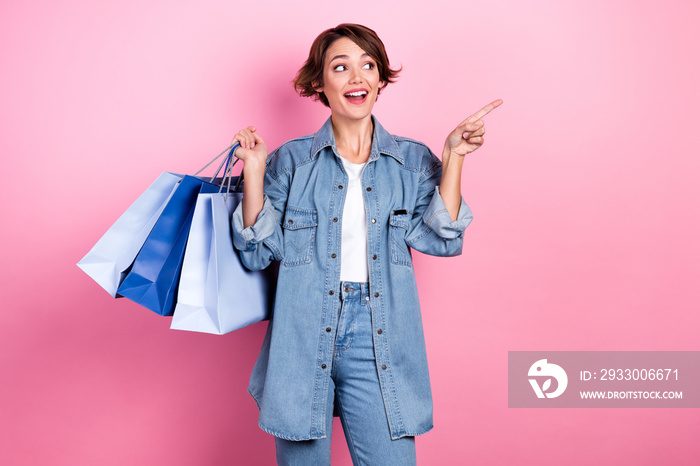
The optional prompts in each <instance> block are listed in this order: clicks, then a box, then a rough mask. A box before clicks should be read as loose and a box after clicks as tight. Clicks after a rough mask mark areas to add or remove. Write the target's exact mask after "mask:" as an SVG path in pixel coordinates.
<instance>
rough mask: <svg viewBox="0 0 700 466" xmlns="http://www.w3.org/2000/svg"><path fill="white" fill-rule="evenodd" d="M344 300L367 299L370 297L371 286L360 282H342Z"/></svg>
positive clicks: (341, 290) (341, 289) (341, 291)
mask: <svg viewBox="0 0 700 466" xmlns="http://www.w3.org/2000/svg"><path fill="white" fill-rule="evenodd" d="M340 293H341V297H342V299H347V298H355V299H357V298H365V297H368V296H369V284H368V283H359V282H340Z"/></svg>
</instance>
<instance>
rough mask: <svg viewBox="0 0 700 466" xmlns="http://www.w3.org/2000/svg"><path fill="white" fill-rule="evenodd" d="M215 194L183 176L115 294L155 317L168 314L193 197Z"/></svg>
mask: <svg viewBox="0 0 700 466" xmlns="http://www.w3.org/2000/svg"><path fill="white" fill-rule="evenodd" d="M217 191H219V186H216V185H214V184H212V183H208V182H206V181H204V180H202V179H200V178H195V177H193V176H189V175H185V176H184V177H183V179H182V181H180V184H179V185H178V187H177V189H175V192H174V193H173V195H172V196H171V197H170V200H169V201H168V203H167V205H166V206H165V208H164V209H163V212H162V213H161V214H160V217H158V220H157V221H156V223H155V225H154V226H153V230H151V233H150V234H149V235H148V238H146V241H145V242H144V244H143V247H142V248H141V251H139V253H138V255H137V256H136V259H135V260H134V263H133V265H132V267H131V270H130V271H129V273H128V275H127V276H126V277H125V278H124V281H123V282H122V284H121V285H120V286H119V289H118V290H117V293H119V294H120V295H122V296H124V297H125V298H129V299H130V300H132V301H134V302H136V303H138V304H140V305H142V306H144V307H146V308H148V309H150V310H152V311H153V312H155V313H157V314H160V315H172V313H173V310H174V308H175V294H176V293H177V285H178V279H179V277H180V268H181V267H182V259H183V257H184V254H185V245H186V243H187V235H188V234H189V231H190V225H191V223H192V216H193V214H194V207H195V203H196V201H197V195H198V194H199V193H215V192H217Z"/></svg>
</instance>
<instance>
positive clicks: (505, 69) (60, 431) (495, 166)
mask: <svg viewBox="0 0 700 466" xmlns="http://www.w3.org/2000/svg"><path fill="white" fill-rule="evenodd" d="M346 3H347V2H346ZM699 17H700V8H699V7H698V3H697V2H694V1H672V2H668V3H666V4H664V5H662V4H660V3H659V2H651V1H631V0H630V1H602V0H594V1H591V0H588V1H568V2H561V1H558V0H541V1H531V2H519V1H513V0H510V1H488V2H485V1H464V0H460V1H437V0H436V1H430V2H423V1H411V2H384V3H381V4H378V3H376V2H374V1H356V2H350V3H347V4H346V5H345V6H340V5H336V4H331V3H330V2H308V3H306V4H304V3H300V2H282V1H279V2H231V1H224V0H212V1H207V2H194V1H187V2H186V1H146V2H144V1H135V0H119V1H116V0H103V1H99V2H91V1H87V0H75V1H43V2H40V1H35V0H26V1H23V2H7V1H5V2H3V3H2V6H0V66H1V67H2V72H1V73H0V109H1V110H0V111H1V112H2V113H1V116H0V128H1V131H2V138H0V153H1V154H2V172H3V173H4V182H3V183H2V184H0V190H1V192H0V199H2V201H1V203H2V219H3V220H2V222H3V227H2V229H1V232H0V235H2V236H1V237H0V258H1V260H2V267H1V268H0V274H2V281H0V300H1V301H0V302H1V303H2V311H1V314H0V348H1V351H0V365H1V372H0V377H2V379H1V382H0V462H2V463H3V464H22V465H25V464H58V465H75V464H99V465H124V464H130V465H160V464H168V465H199V464H201V465H218V464H251V465H255V464H261V465H265V464H273V463H274V442H273V438H272V437H271V436H269V435H267V434H265V433H264V432H262V431H261V430H259V429H258V427H257V409H256V407H255V404H254V402H253V400H252V399H251V398H250V397H249V395H248V394H247V393H246V390H245V388H246V386H247V383H248V377H249V375H250V370H251V369H252V366H253V363H254V360H255V357H256V355H257V352H258V350H259V347H260V344H261V341H262V336H263V333H264V330H265V324H257V325H255V326H252V327H250V328H246V329H244V330H241V331H238V332H235V333H233V334H229V335H226V336H223V337H217V336H213V335H204V334H195V333H189V332H181V331H174V330H170V329H169V319H167V318H162V317H160V316H158V315H156V314H154V313H152V312H150V311H148V310H146V309H144V308H141V307H139V306H137V305H135V304H133V303H131V302H129V301H127V300H125V299H122V300H112V299H111V298H110V297H109V296H108V295H107V294H106V293H105V292H104V291H103V290H102V289H101V288H99V286H98V285H96V284H95V283H94V282H93V281H92V280H91V279H90V278H88V277H87V276H86V275H85V274H84V273H83V272H82V271H80V270H79V269H78V267H76V266H75V263H76V262H77V261H78V260H80V258H81V257H82V256H83V255H84V254H85V253H86V252H87V251H88V250H89V249H90V248H91V247H92V246H93V244H94V243H95V242H96V241H97V240H98V239H99V238H100V236H101V235H102V234H103V233H104V232H105V231H106V230H107V228H109V226H110V225H111V224H112V223H113V222H114V221H115V220H116V219H117V218H118V217H119V215H121V213H122V212H123V211H124V210H125V209H126V208H127V207H128V206H129V205H130V203H131V202H132V201H133V200H134V199H136V197H137V196H138V195H139V194H140V193H141V192H142V191H143V190H144V189H145V188H146V186H148V185H149V184H150V183H151V182H152V181H153V180H154V179H155V178H156V176H157V175H158V174H159V173H160V172H162V171H163V170H169V171H177V172H190V173H192V172H194V171H195V170H196V169H198V168H199V167H201V166H202V165H203V164H204V163H205V162H207V161H208V160H209V159H210V158H211V157H212V156H214V155H216V154H217V153H219V151H221V150H222V149H223V148H224V147H226V145H227V144H228V143H229V141H230V140H231V138H232V136H233V134H234V133H235V132H236V131H237V130H238V129H240V128H241V127H244V126H247V125H248V124H255V125H256V126H257V127H258V128H259V131H260V133H261V134H262V135H263V137H265V138H266V141H267V143H268V145H269V146H270V148H271V149H272V148H274V147H276V146H277V145H279V144H280V143H282V142H284V141H285V140H287V139H290V138H292V137H295V136H300V135H303V134H308V133H312V132H314V131H316V129H318V127H319V126H320V125H321V124H322V123H323V121H324V120H325V118H326V116H327V111H326V109H325V108H324V107H322V106H321V105H320V104H317V103H313V102H311V101H307V100H304V99H301V98H298V97H296V96H295V94H294V92H293V90H292V88H291V86H290V84H289V81H290V80H291V79H292V78H293V76H294V73H295V71H296V69H297V68H298V67H299V66H300V65H301V63H302V62H303V60H304V59H305V56H306V54H307V52H308V48H309V46H310V45H311V42H312V40H313V39H314V37H315V36H316V35H317V34H318V33H319V32H321V31H322V30H323V29H326V28H328V27H332V26H335V25H337V24H338V23H340V22H345V21H350V22H360V23H364V24H367V25H368V26H370V27H372V28H374V29H375V30H376V31H377V32H378V33H379V34H380V36H381V37H382V38H383V40H384V42H385V44H386V46H387V48H388V51H389V57H390V58H391V60H392V62H393V63H394V64H396V65H403V67H404V71H403V73H402V76H401V77H400V79H399V81H398V83H397V84H394V85H391V86H389V87H388V88H387V89H386V90H385V92H384V93H383V94H382V96H381V97H380V99H379V102H378V104H377V106H376V107H375V114H376V115H377V117H378V118H379V119H380V121H381V122H382V124H383V125H384V127H385V128H387V129H388V130H389V131H390V132H392V133H394V134H400V135H406V136H410V137H413V138H415V139H418V140H422V141H424V142H426V143H427V144H428V145H430V146H431V147H432V148H433V150H434V151H435V152H438V153H439V152H440V150H441V148H442V143H443V141H444V137H445V136H446V135H447V133H448V131H450V130H451V129H452V128H453V127H454V126H455V125H456V124H457V123H458V122H459V121H460V120H462V119H463V118H465V117H466V116H468V115H469V114H471V113H472V112H474V111H476V110H478V109H479V108H481V107H482V106H483V105H485V104H487V103H489V102H491V101H492V100H495V99H497V98H502V99H503V100H504V102H505V103H504V104H503V106H502V107H500V108H499V109H497V110H495V111H494V112H492V113H491V114H490V115H488V116H487V117H486V118H485V121H486V128H487V133H486V143H485V145H484V147H483V148H481V149H480V150H479V151H477V152H476V153H475V154H473V155H471V156H470V157H469V160H468V162H467V164H466V166H465V173H464V179H463V194H464V197H465V199H466V200H467V202H468V203H469V205H470V206H471V207H472V209H473V211H474V215H475V220H474V222H473V223H472V225H471V226H470V227H469V229H468V231H467V234H466V239H465V245H464V254H463V255H462V256H461V257H458V258H452V259H444V258H433V257H427V256H417V258H416V260H415V262H416V268H417V274H418V280H419V287H420V291H421V300H422V309H423V319H424V325H425V331H426V338H427V344H428V357H429V359H430V369H431V380H432V386H433V392H434V399H435V429H434V430H433V431H432V432H430V433H429V434H427V435H424V436H421V437H419V438H418V440H417V445H418V458H419V463H420V464H427V465H432V464H435V465H445V464H495V465H499V464H525V465H530V464H533V465H538V466H542V465H560V464H570V465H584V464H594V463H595V464H697V463H698V462H700V444H698V443H697V439H698V435H699V434H700V417H699V416H698V411H697V410H693V409H578V410H577V409H560V410H547V409H508V407H507V354H508V353H507V352H508V351H509V350H700V345H699V343H698V333H699V332H698V330H699V329H700V313H699V312H698V303H699V302H700V300H699V299H698V298H700V296H698V295H699V291H698V290H699V289H700V287H699V286H698V283H699V279H700V265H699V264H700V247H699V246H698V237H699V236H700V214H699V212H700V210H699V207H700V206H699V205H698V204H699V200H700V189H699V188H698V184H697V180H698V178H699V175H700V163H699V161H698V155H699V154H700V147H699V146H700V143H699V142H698V137H697V133H698V124H699V123H700V119H698V117H697V111H698V108H699V106H700V92H699V91H698V82H700V73H699V72H698V70H699V67H698V60H697V53H698V50H699V49H700V40H699V38H698V37H699V36H698V35H697V33H693V32H692V31H693V30H694V29H695V27H696V26H697V20H698V18H699ZM340 432H341V430H340V428H339V424H337V425H336V433H338V434H340ZM333 456H334V459H335V460H336V461H335V463H334V464H338V465H348V464H350V460H349V455H348V453H347V448H346V446H345V441H344V439H343V437H342V435H337V436H336V437H335V438H334V451H333Z"/></svg>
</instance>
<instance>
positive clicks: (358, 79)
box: [350, 71, 362, 84]
mask: <svg viewBox="0 0 700 466" xmlns="http://www.w3.org/2000/svg"><path fill="white" fill-rule="evenodd" d="M361 82H362V75H361V74H360V72H359V71H358V72H355V73H353V74H352V77H351V78H350V83H351V84H358V83H361Z"/></svg>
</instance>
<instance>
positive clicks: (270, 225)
mask: <svg viewBox="0 0 700 466" xmlns="http://www.w3.org/2000/svg"><path fill="white" fill-rule="evenodd" d="M263 198H264V203H263V208H262V210H261V211H260V213H259V214H258V218H256V219H255V223H254V224H253V225H251V226H249V227H248V228H243V202H241V203H240V204H238V206H237V207H236V210H234V211H233V216H232V218H231V223H232V225H233V245H234V246H235V247H236V249H238V250H239V251H250V250H253V249H255V246H256V245H257V244H258V243H261V242H262V241H263V240H264V239H265V238H267V237H268V236H270V235H272V233H274V231H275V226H276V225H277V223H278V222H277V215H276V214H275V211H274V209H273V208H272V203H271V202H270V199H269V198H268V197H267V194H264V195H263Z"/></svg>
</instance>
